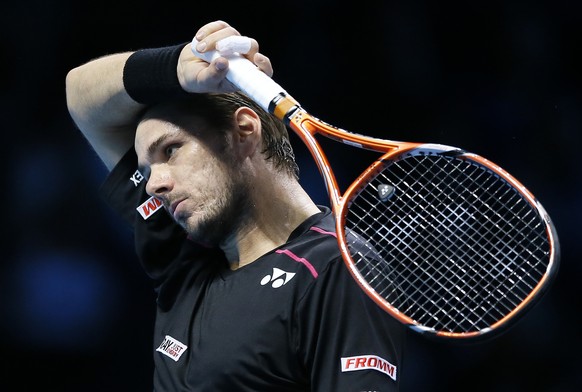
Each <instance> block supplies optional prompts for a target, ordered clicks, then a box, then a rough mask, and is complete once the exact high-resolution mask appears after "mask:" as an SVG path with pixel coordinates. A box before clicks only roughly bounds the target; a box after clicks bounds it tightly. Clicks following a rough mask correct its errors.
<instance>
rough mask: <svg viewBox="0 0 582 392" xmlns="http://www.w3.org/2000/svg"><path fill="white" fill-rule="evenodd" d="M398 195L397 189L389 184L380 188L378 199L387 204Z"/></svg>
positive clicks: (381, 185)
mask: <svg viewBox="0 0 582 392" xmlns="http://www.w3.org/2000/svg"><path fill="white" fill-rule="evenodd" d="M395 193H396V188H394V187H393V186H392V185H388V184H380V186H378V197H379V198H380V200H382V202H384V203H385V202H387V201H388V200H389V199H390V198H391V197H392V196H394V194H395Z"/></svg>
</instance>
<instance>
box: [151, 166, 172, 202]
mask: <svg viewBox="0 0 582 392" xmlns="http://www.w3.org/2000/svg"><path fill="white" fill-rule="evenodd" d="M173 185H174V183H173V181H172V176H171V175H170V172H169V170H167V169H166V168H163V167H153V166H152V167H151V171H150V178H149V179H148V182H147V184H146V192H147V193H148V194H149V195H150V196H163V195H164V194H166V193H168V192H169V191H171V190H172V188H173Z"/></svg>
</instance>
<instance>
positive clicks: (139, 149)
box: [134, 118, 188, 158]
mask: <svg viewBox="0 0 582 392" xmlns="http://www.w3.org/2000/svg"><path fill="white" fill-rule="evenodd" d="M186 136H188V133H187V132H186V131H185V130H184V129H183V128H182V127H180V126H178V125H176V124H174V123H172V122H169V121H167V120H162V119H158V118H147V119H144V120H143V121H141V122H140V123H139V125H138V127H137V129H136V132H135V141H134V144H135V151H136V153H137V155H138V157H140V158H146V155H147V154H148V150H149V149H151V148H152V146H153V145H155V144H156V143H159V142H160V140H163V139H168V138H171V137H174V138H175V137H186Z"/></svg>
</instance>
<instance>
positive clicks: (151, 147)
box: [137, 133, 171, 176]
mask: <svg viewBox="0 0 582 392" xmlns="http://www.w3.org/2000/svg"><path fill="white" fill-rule="evenodd" d="M170 136H171V135H170V134H167V133H165V134H163V135H161V136H160V137H158V138H157V139H156V140H154V141H153V142H152V143H151V144H150V145H149V146H148V148H147V150H146V156H145V159H146V160H147V161H151V157H152V156H153V155H154V153H155V152H156V150H157V149H159V148H160V145H162V144H164V142H165V141H166V139H168V138H169V137H170ZM137 169H138V170H139V171H140V173H141V174H142V175H144V176H145V175H146V172H147V171H148V169H147V168H146V166H145V165H144V164H143V163H140V162H138V165H137Z"/></svg>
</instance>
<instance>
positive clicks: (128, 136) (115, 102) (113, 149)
mask: <svg viewBox="0 0 582 392" xmlns="http://www.w3.org/2000/svg"><path fill="white" fill-rule="evenodd" d="M130 55H131V52H126V53H119V54H114V55H109V56H105V57H101V58H98V59H95V60H93V61H90V62H88V63H86V64H84V65H81V66H79V67H77V68H74V69H72V70H71V71H70V72H69V73H68V74H67V78H66V96H67V106H68V109H69V113H70V114H71V117H72V118H73V121H74V122H75V124H76V125H77V126H78V127H79V129H80V130H81V132H82V133H83V134H84V135H85V137H86V138H87V140H88V141H89V143H90V144H91V146H92V147H93V149H94V150H95V151H96V152H97V154H98V155H99V157H100V158H101V159H102V160H103V162H104V163H105V165H106V166H107V167H108V168H109V169H111V168H112V167H113V166H115V164H116V163H117V162H118V161H119V159H121V157H122V156H123V154H125V152H127V150H128V149H129V148H130V147H131V146H132V145H133V136H134V132H135V127H136V121H137V116H138V115H139V113H140V111H141V110H142V109H143V108H144V105H142V104H139V103H137V102H136V101H135V100H133V99H132V98H131V97H130V96H129V95H128V93H127V92H126V90H125V88H124V85H123V68H124V65H125V63H126V61H127V59H128V58H129V56H130Z"/></svg>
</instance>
